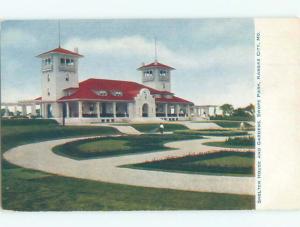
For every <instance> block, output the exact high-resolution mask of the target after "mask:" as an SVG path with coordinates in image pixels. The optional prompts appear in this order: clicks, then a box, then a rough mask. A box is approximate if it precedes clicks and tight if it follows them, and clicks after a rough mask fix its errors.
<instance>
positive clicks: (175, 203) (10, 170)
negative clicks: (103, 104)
mask: <svg viewBox="0 0 300 227" xmlns="http://www.w3.org/2000/svg"><path fill="white" fill-rule="evenodd" d="M24 121H25V120H24ZM29 122H31V123H29ZM35 126H38V127H35ZM95 128H97V127H90V128H85V129H84V130H81V129H82V128H80V127H74V128H72V130H71V131H70V130H69V129H67V130H66V129H65V128H63V127H60V126H58V125H57V124H56V123H55V122H54V121H46V120H42V121H36V120H30V121H27V120H26V122H22V121H21V120H18V122H13V121H12V120H11V122H4V121H2V128H1V137H2V152H5V151H6V150H7V149H9V148H12V147H15V146H18V145H21V144H27V143H32V142H38V141H43V140H49V139H54V138H61V137H72V136H79V135H80V136H83V135H86V134H84V133H87V134H89V135H90V133H92V134H94V133H99V134H104V131H105V130H104V129H103V130H96V131H94V130H95ZM47 129H49V131H47ZM90 130H91V131H90ZM106 130H108V128H106ZM111 130H112V131H111ZM50 132H51V133H50ZM62 132H63V133H62ZM105 132H106V133H109V134H111V133H112V132H113V133H117V132H116V131H115V130H113V129H109V130H108V131H105ZM26 133H31V136H32V137H28V136H25V135H24V134H26ZM40 134H41V135H42V136H41V135H40ZM41 152H42V151H41ZM1 186H2V208H3V209H8V210H18V211H49V210H52V211H71V210H95V211H97V210H201V209H217V210H220V209H222V210H224V209H235V210H236V209H254V207H255V200H254V196H246V195H232V194H221V193H220V194H219V193H202V192H201V193H200V192H186V191H177V190H168V189H155V188H145V187H135V186H127V185H120V184H111V183H104V182H94V181H88V180H80V179H75V178H69V177H62V176H57V175H53V174H48V173H44V172H40V171H36V170H29V169H25V168H21V167H18V166H15V165H13V164H10V163H8V162H6V161H5V160H3V159H2V185H1Z"/></svg>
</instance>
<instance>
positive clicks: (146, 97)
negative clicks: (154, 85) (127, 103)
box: [133, 88, 156, 118]
mask: <svg viewBox="0 0 300 227" xmlns="http://www.w3.org/2000/svg"><path fill="white" fill-rule="evenodd" d="M144 104H146V105H148V117H155V116H156V111H155V99H154V97H153V96H152V95H151V94H150V91H149V90H148V89H146V88H143V89H141V90H140V93H139V94H138V95H137V97H135V102H134V107H133V110H134V111H133V112H134V113H133V117H135V118H140V117H143V112H142V108H143V105H144Z"/></svg>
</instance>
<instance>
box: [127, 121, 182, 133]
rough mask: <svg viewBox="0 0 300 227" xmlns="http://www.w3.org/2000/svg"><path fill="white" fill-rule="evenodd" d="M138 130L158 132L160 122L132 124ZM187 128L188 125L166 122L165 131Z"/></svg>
mask: <svg viewBox="0 0 300 227" xmlns="http://www.w3.org/2000/svg"><path fill="white" fill-rule="evenodd" d="M131 126H132V127H134V128H135V129H136V130H138V131H140V132H144V133H154V132H158V129H159V124H131ZM184 129H187V127H186V126H184V125H182V124H170V123H167V124H164V131H166V132H170V131H175V130H184Z"/></svg>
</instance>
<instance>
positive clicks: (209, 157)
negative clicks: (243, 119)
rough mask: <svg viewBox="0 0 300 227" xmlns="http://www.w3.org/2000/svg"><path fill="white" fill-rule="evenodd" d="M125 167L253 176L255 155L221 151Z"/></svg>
mask: <svg viewBox="0 0 300 227" xmlns="http://www.w3.org/2000/svg"><path fill="white" fill-rule="evenodd" d="M123 167H129V168H138V169H148V170H162V171H171V172H188V173H198V174H199V173H200V174H208V175H222V176H253V174H254V153H252V152H231V151H220V152H216V153H209V154H198V155H187V156H184V157H175V158H168V159H163V160H158V161H152V162H145V163H138V164H131V165H125V166H123Z"/></svg>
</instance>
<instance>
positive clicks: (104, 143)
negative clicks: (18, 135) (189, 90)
mask: <svg viewBox="0 0 300 227" xmlns="http://www.w3.org/2000/svg"><path fill="white" fill-rule="evenodd" d="M200 138H202V137H201V136H199V135H177V134H165V135H163V136H161V135H156V134H148V135H132V136H122V137H107V138H92V139H84V140H77V141H73V142H68V143H65V144H62V145H58V146H56V147H54V148H53V151H54V152H55V153H57V154H60V155H63V156H67V157H70V158H73V159H77V160H81V159H89V158H95V157H97V158H98V157H110V156H118V155H125V154H136V153H143V152H156V151H162V150H168V149H170V148H168V147H165V146H164V144H165V143H167V142H171V141H178V140H188V139H189V140H190V139H200ZM114 143H115V144H114ZM112 144H114V145H112Z"/></svg>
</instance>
